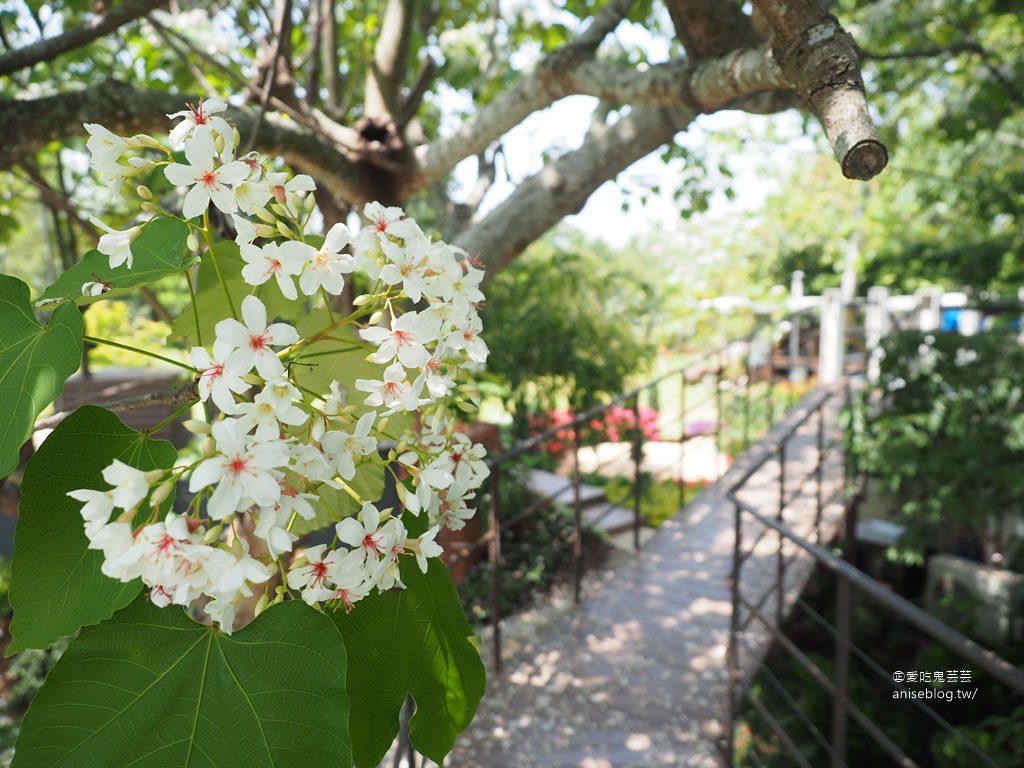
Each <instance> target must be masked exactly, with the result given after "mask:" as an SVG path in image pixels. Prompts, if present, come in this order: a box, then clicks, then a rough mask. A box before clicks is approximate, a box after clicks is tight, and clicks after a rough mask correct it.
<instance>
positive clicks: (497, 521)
mask: <svg viewBox="0 0 1024 768" xmlns="http://www.w3.org/2000/svg"><path fill="white" fill-rule="evenodd" d="M500 475H501V465H500V464H496V465H495V466H494V468H493V469H492V470H491V509H490V514H489V517H488V529H489V530H488V533H489V534H490V538H489V539H488V540H487V557H488V559H490V561H491V626H492V627H493V629H494V632H493V635H494V636H493V639H492V642H491V664H492V666H493V667H494V671H495V672H501V501H500V498H501V497H500V496H499V493H498V487H499V483H498V478H499V476H500Z"/></svg>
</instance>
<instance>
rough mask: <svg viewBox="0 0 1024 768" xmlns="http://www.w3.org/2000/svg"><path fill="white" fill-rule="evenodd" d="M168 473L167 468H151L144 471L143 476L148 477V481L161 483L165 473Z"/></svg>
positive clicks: (151, 483)
mask: <svg viewBox="0 0 1024 768" xmlns="http://www.w3.org/2000/svg"><path fill="white" fill-rule="evenodd" d="M166 474H167V470H166V469H151V470H149V471H148V472H144V473H143V474H142V476H143V477H144V478H146V482H147V483H149V484H150V485H153V484H154V483H159V482H160V481H161V480H163V479H164V475H166Z"/></svg>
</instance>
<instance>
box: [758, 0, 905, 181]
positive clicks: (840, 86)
mask: <svg viewBox="0 0 1024 768" xmlns="http://www.w3.org/2000/svg"><path fill="white" fill-rule="evenodd" d="M754 5H755V6H756V7H757V9H758V10H759V11H760V12H761V13H762V14H764V17H765V19H766V20H767V21H768V23H769V24H771V26H772V29H774V30H775V40H774V42H773V50H774V53H775V60H776V61H777V62H778V64H779V67H780V68H781V70H782V72H783V74H784V75H785V77H786V79H787V80H789V81H790V82H791V83H792V84H793V86H794V88H795V89H796V92H797V93H798V94H800V95H801V96H802V97H804V98H805V99H807V101H808V102H809V103H810V107H811V111H812V112H813V113H814V115H815V116H816V117H817V118H818V120H819V121H820V122H821V126H822V128H823V129H824V131H825V137H826V138H827V139H828V142H829V144H830V145H831V146H832V151H833V152H834V153H835V156H836V159H837V160H839V163H840V165H841V167H842V169H843V175H844V176H846V177H847V178H850V179H859V180H862V181H866V180H868V179H871V178H873V177H875V176H876V175H878V174H879V173H880V172H881V171H882V169H883V168H885V166H886V164H887V163H888V162H889V153H888V151H887V150H886V148H885V145H884V144H883V143H882V140H881V138H880V137H879V135H878V131H877V129H876V128H875V125H874V122H873V121H872V119H871V115H870V113H869V111H868V104H867V98H866V96H865V93H864V81H863V79H862V78H861V74H860V63H859V57H858V55H857V47H856V45H855V44H854V42H853V38H851V37H850V35H849V34H848V33H847V32H846V31H845V30H844V29H843V28H842V27H840V26H839V22H837V21H836V20H835V18H834V17H832V16H830V15H829V14H827V13H826V12H825V11H824V9H823V4H822V3H821V2H820V0H754Z"/></svg>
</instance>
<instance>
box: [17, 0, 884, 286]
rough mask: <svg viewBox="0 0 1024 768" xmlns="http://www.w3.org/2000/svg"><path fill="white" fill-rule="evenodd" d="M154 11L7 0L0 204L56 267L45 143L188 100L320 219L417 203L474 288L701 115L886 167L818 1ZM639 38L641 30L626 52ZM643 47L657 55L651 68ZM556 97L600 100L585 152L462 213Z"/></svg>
mask: <svg viewBox="0 0 1024 768" xmlns="http://www.w3.org/2000/svg"><path fill="white" fill-rule="evenodd" d="M165 6H168V3H166V2H161V1H160V0H125V2H121V3H118V4H108V3H86V2H84V0H64V1H63V2H57V3H49V4H43V3H40V2H38V0H21V2H19V3H17V4H16V5H15V6H13V7H11V8H9V9H8V10H5V11H3V12H0V30H2V35H0V45H2V46H3V48H4V49H5V53H3V54H0V76H5V80H3V81H2V85H0V135H3V136H4V142H3V145H2V147H0V169H13V170H15V171H16V180H15V181H14V182H12V184H11V187H10V188H11V191H12V194H17V193H21V192H23V191H24V190H25V189H27V185H32V186H33V187H35V188H36V189H37V190H39V194H40V195H41V196H42V198H43V199H44V201H45V202H46V203H47V205H48V206H49V207H50V208H51V210H54V211H57V213H56V214H55V215H54V222H53V223H52V228H51V234H52V238H53V239H54V240H55V241H56V242H57V243H58V246H59V248H58V250H59V251H60V253H61V254H64V255H65V256H64V258H68V259H72V258H73V255H74V254H75V253H76V252H78V251H80V250H81V249H83V248H84V247H85V246H84V245H83V244H82V243H81V240H82V239H83V238H84V239H85V240H86V244H88V241H89V240H90V239H91V238H92V237H93V236H94V233H92V232H91V231H90V229H89V226H88V223H87V218H88V217H87V216H84V215H82V212H83V209H85V210H88V211H89V212H90V213H91V212H93V211H95V210H96V209H97V208H99V207H100V204H99V203H98V202H97V201H96V200H95V199H94V198H91V197H90V195H89V194H88V190H87V186H86V185H85V184H84V183H83V179H82V170H81V168H80V167H76V166H75V165H74V164H73V163H72V162H71V160H70V158H67V157H64V155H63V154H62V153H60V152H55V151H54V150H56V149H58V147H59V146H61V144H60V143H65V145H70V146H76V142H77V141H80V138H79V137H80V136H81V135H82V133H83V129H82V127H81V126H82V124H83V123H86V122H100V123H103V124H104V125H107V126H108V127H110V128H111V129H112V130H114V131H117V132H120V133H122V134H133V133H136V132H141V131H153V130H161V129H162V128H163V125H164V120H165V117H164V116H165V114H167V113H170V112H175V111H178V110H180V109H181V104H182V102H183V101H192V102H195V101H197V100H198V98H199V97H200V96H202V95H212V94H225V93H237V94H241V95H242V97H243V100H244V103H242V104H239V106H238V107H237V108H236V109H234V110H233V111H232V113H233V119H234V121H235V123H236V125H237V126H238V128H239V131H240V133H241V136H242V142H241V147H242V148H245V149H248V148H255V149H258V150H260V151H262V152H264V153H266V154H269V155H274V156H280V157H282V158H283V159H284V160H285V161H286V162H287V163H289V164H290V165H291V166H292V167H293V168H294V169H295V170H297V171H302V172H306V173H309V174H311V175H312V176H314V177H315V179H316V180H317V182H318V185H319V188H320V189H321V192H320V193H319V195H318V202H319V204H320V207H321V209H322V210H323V212H324V216H325V219H326V223H327V224H328V225H329V224H331V223H332V222H334V221H338V220H341V219H343V218H344V217H345V216H346V215H347V214H348V213H349V212H350V211H351V210H352V209H353V208H354V207H357V206H360V205H362V204H363V203H365V202H367V201H369V200H380V201H382V202H384V203H388V204H408V203H410V202H415V201H416V200H428V199H429V201H430V207H431V209H432V210H434V211H436V212H437V214H438V216H439V220H438V222H437V224H438V227H439V228H440V229H441V230H442V231H443V233H444V234H445V236H446V237H448V238H450V239H453V240H454V242H455V243H456V244H458V245H460V246H462V247H464V248H466V249H467V250H468V251H470V252H471V253H474V254H475V253H479V254H481V255H482V258H483V259H484V260H485V261H486V263H487V265H488V266H489V267H490V268H491V269H490V274H494V273H495V272H496V271H497V269H500V268H501V267H503V266H505V265H506V264H508V263H509V261H510V260H511V259H513V258H514V257H515V256H516V255H517V254H518V253H520V252H521V251H522V249H523V248H524V247H525V246H526V245H527V244H529V243H530V242H532V241H533V240H534V239H536V238H537V237H538V236H539V235H541V234H542V233H543V232H545V231H547V230H548V229H549V228H550V227H551V226H552V225H554V224H555V223H557V222H558V221H559V220H560V219H561V218H562V217H564V216H565V215H567V214H569V213H574V212H576V211H578V210H579V209H580V208H581V207H582V205H583V204H584V202H585V201H586V200H587V198H588V197H589V196H590V195H591V193H592V192H593V191H594V190H595V189H597V187H599V186H600V185H601V184H602V183H604V182H605V181H606V180H608V179H612V178H615V176H616V175H617V174H618V173H619V172H620V171H622V170H623V169H624V168H626V167H627V166H629V165H630V164H632V163H633V162H634V161H636V160H638V159H639V158H641V157H644V156H645V155H647V154H649V153H650V152H652V151H654V150H656V149H658V148H659V147H664V146H666V145H670V144H671V142H672V140H673V137H674V136H676V135H677V134H678V133H679V132H681V131H685V130H686V129H687V128H688V127H690V126H691V125H692V124H693V122H694V120H695V118H696V117H697V116H698V115H700V114H707V113H711V112H715V111H717V110H721V109H738V110H746V111H749V112H756V113H769V112H777V111H780V110H788V109H792V108H802V109H807V110H809V111H810V112H811V113H813V114H815V115H816V116H817V118H818V120H820V122H821V126H822V128H823V131H824V134H825V136H826V137H827V138H828V141H829V142H830V144H831V146H832V148H833V150H834V153H835V155H836V157H837V159H838V160H839V162H840V164H841V168H842V172H843V173H844V174H845V175H846V176H848V177H851V178H860V179H867V178H871V177H873V176H874V175H875V174H877V173H878V172H879V171H880V170H881V169H882V167H884V165H885V163H886V159H887V156H886V151H885V148H884V146H883V144H882V143H881V141H880V140H879V138H878V135H877V133H876V131H875V129H874V127H873V126H872V123H871V120H870V118H869V115H868V111H867V104H866V102H865V99H864V93H863V85H862V83H861V78H860V74H859V69H858V65H857V55H856V50H855V47H854V44H853V41H852V38H851V37H850V36H849V35H848V34H847V33H846V32H845V31H844V30H843V29H842V28H841V27H840V26H839V25H838V23H837V22H836V20H835V19H834V18H833V17H832V16H830V15H828V14H827V13H826V11H825V10H824V9H823V8H822V4H821V3H820V2H818V0H786V1H785V2H783V1H782V0H756V2H754V3H753V6H752V7H751V6H748V5H744V4H740V3H721V2H714V1H712V0H669V1H668V2H666V3H664V4H662V3H653V4H652V3H651V2H647V1H646V0H645V1H644V2H632V1H631V0H608V1H607V2H605V3H603V4H601V5H599V6H598V7H596V8H595V7H594V4H593V3H588V2H577V0H569V1H568V2H566V3H564V4H562V5H561V6H549V5H547V4H536V5H534V4H531V3H514V4H513V3H506V4H504V5H502V4H499V3H497V2H484V1H483V0H480V1H479V2H469V3H462V4H457V5H451V4H446V3H440V2H415V0H386V2H382V3H378V4H373V5H372V7H371V6H365V5H362V4H357V3H354V2H350V1H349V0H273V2H270V0H266V1H265V2H259V1H256V0H247V1H243V2H236V3H223V2H217V3H212V4H211V3H191V2H187V0H177V1H176V2H174V3H171V4H169V7H170V10H171V13H167V12H165V11H162V10H160V9H161V8H163V7H165ZM640 28H643V29H644V30H647V32H646V34H648V35H649V36H650V37H649V38H646V39H645V41H644V43H641V44H637V43H631V42H629V41H630V40H631V39H635V38H636V34H634V33H635V32H636V31H637V30H639V29H640ZM620 33H621V36H620ZM627 33H628V34H627ZM652 41H653V42H652ZM656 47H660V48H663V49H664V50H665V51H667V55H666V56H664V58H662V59H660V60H658V61H652V60H649V56H648V53H647V50H648V49H651V50H653V49H654V48H656ZM573 94H587V95H590V96H594V97H596V98H597V99H599V103H598V104H597V106H596V107H595V109H594V114H593V120H592V123H591V126H590V128H589V130H588V131H587V133H586V136H585V138H584V139H583V140H582V143H581V144H580V145H579V146H578V147H574V148H571V149H567V150H564V151H557V149H556V150H554V151H553V150H552V148H547V149H546V150H545V151H544V152H543V153H542V155H541V159H542V162H539V163H537V164H536V166H535V172H534V173H532V175H529V176H527V177H525V178H522V179H518V180H517V181H518V183H517V184H516V186H515V188H514V191H512V192H511V193H510V194H509V195H508V196H507V197H506V198H505V199H504V200H502V201H500V202H498V203H497V204H494V201H491V200H489V201H488V204H487V205H486V206H481V202H483V200H484V197H485V193H486V192H487V189H488V188H489V186H490V184H491V182H492V181H493V180H494V179H495V178H496V177H497V175H498V174H499V173H502V172H504V173H507V172H508V169H507V167H506V166H505V165H504V163H503V142H504V140H505V137H506V136H507V135H508V133H509V131H511V130H512V129H514V128H515V127H516V126H518V125H520V124H521V123H522V122H523V121H524V120H526V119H527V118H528V117H529V116H530V115H533V114H534V113H537V112H539V111H541V110H543V109H545V108H546V107H548V106H549V105H551V104H552V103H554V102H555V101H558V100H560V99H562V98H564V97H566V96H570V95H573ZM474 160H475V162H476V166H477V180H476V183H475V184H472V185H469V186H468V187H463V188H461V189H455V188H454V186H453V184H452V173H453V170H454V169H455V167H456V166H457V165H458V164H460V163H462V162H464V161H469V162H473V161H474ZM15 207H16V206H15V204H14V203H13V202H11V203H9V204H8V208H9V209H10V210H9V212H8V213H9V216H11V217H14V218H16V215H17V211H16V210H15ZM10 220H11V219H8V220H7V221H8V222H10Z"/></svg>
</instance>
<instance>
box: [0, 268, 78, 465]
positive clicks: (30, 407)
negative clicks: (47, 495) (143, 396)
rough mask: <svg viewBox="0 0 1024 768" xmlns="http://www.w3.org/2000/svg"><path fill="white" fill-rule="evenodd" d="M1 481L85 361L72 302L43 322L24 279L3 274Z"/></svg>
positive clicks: (0, 302) (0, 306)
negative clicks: (40, 418)
mask: <svg viewBox="0 0 1024 768" xmlns="http://www.w3.org/2000/svg"><path fill="white" fill-rule="evenodd" d="M0 328H2V329H3V336H2V337H0V404H2V407H3V412H2V417H3V418H2V423H3V426H0V477H6V476H7V475H9V474H10V473H11V472H12V471H13V470H14V469H15V468H16V467H17V466H18V460H19V457H18V452H19V450H20V449H21V446H22V445H23V444H24V443H25V441H26V440H28V439H29V437H30V436H31V435H32V428H33V425H34V424H35V420H36V417H37V416H38V415H39V414H40V413H42V411H43V409H44V408H45V407H46V406H48V405H49V404H50V403H52V402H53V401H54V400H55V399H56V398H57V395H59V394H60V393H61V391H62V390H63V389H64V382H65V381H67V379H68V377H69V376H71V374H73V373H74V372H75V371H77V370H78V367H79V365H81V363H82V334H83V331H84V326H83V323H82V315H81V313H80V312H79V311H78V309H77V308H76V307H75V306H74V305H73V304H68V305H66V306H60V307H57V309H55V310H54V312H53V314H52V315H51V316H50V322H49V323H48V324H47V325H46V326H42V325H40V324H39V321H38V320H36V316H35V314H34V313H33V311H32V305H31V303H30V301H29V289H28V286H27V285H25V284H24V283H23V282H21V281H20V280H18V279H16V278H13V277H8V276H7V275H0Z"/></svg>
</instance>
